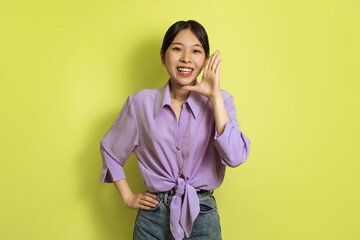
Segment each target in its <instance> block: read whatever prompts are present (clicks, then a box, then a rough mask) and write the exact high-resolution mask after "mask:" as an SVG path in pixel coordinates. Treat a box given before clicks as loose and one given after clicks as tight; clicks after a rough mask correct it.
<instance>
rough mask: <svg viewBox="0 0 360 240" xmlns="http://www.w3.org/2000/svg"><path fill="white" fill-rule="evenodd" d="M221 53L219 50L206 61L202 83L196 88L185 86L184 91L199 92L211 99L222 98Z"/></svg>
mask: <svg viewBox="0 0 360 240" xmlns="http://www.w3.org/2000/svg"><path fill="white" fill-rule="evenodd" d="M219 57H220V51H219V50H217V51H216V52H215V53H214V54H212V55H211V56H210V57H209V59H207V60H206V61H205V67H204V73H203V76H202V79H201V82H200V83H199V84H197V85H194V86H183V87H182V89H184V90H189V91H194V92H198V93H200V94H202V95H204V96H205V97H207V98H209V99H210V100H211V99H214V98H217V97H220V96H221V91H220V82H219V73H220V66H221V59H219Z"/></svg>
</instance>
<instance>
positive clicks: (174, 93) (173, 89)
mask: <svg viewBox="0 0 360 240" xmlns="http://www.w3.org/2000/svg"><path fill="white" fill-rule="evenodd" d="M195 82H196V80H195V81H194V83H195ZM189 95H190V91H188V90H183V89H182V88H181V85H178V84H175V83H173V82H171V80H170V96H171V100H175V101H177V102H180V103H184V102H185V101H186V99H187V98H188V97H189Z"/></svg>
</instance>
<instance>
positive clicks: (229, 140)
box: [214, 96, 250, 167]
mask: <svg viewBox="0 0 360 240" xmlns="http://www.w3.org/2000/svg"><path fill="white" fill-rule="evenodd" d="M225 108H226V110H227V112H228V114H229V117H230V120H229V121H228V122H227V123H226V125H225V129H224V132H223V133H222V134H221V135H219V134H218V132H217V130H216V128H215V136H214V146H215V148H216V150H217V151H218V153H219V154H220V157H221V162H222V164H224V165H226V166H229V167H236V166H239V165H240V164H242V163H243V162H245V161H246V160H247V158H248V156H249V147H250V141H249V139H248V138H247V137H246V136H245V134H244V133H243V132H241V131H240V130H239V123H238V121H237V119H236V110H235V105H234V101H233V97H232V96H229V97H228V98H227V99H226V100H225Z"/></svg>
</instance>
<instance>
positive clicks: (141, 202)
mask: <svg viewBox="0 0 360 240" xmlns="http://www.w3.org/2000/svg"><path fill="white" fill-rule="evenodd" d="M109 175H110V178H111V180H112V181H113V183H114V185H115V187H116V190H117V191H118V192H119V193H120V196H121V198H122V200H123V202H124V204H125V205H126V206H127V207H128V208H131V209H139V208H141V209H145V210H149V209H150V207H156V205H157V204H158V203H159V202H158V201H157V200H156V195H155V194H153V193H150V192H143V193H139V194H136V195H135V194H134V193H133V192H132V191H131V189H130V187H129V185H128V183H127V181H126V179H121V180H118V181H115V182H114V179H113V177H112V175H111V173H110V171H109Z"/></svg>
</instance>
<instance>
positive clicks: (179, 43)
mask: <svg viewBox="0 0 360 240" xmlns="http://www.w3.org/2000/svg"><path fill="white" fill-rule="evenodd" d="M174 44H178V45H181V46H184V44H182V43H181V42H173V43H171V44H170V45H174ZM192 46H195V47H203V46H201V44H198V43H195V44H193V45H192Z"/></svg>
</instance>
